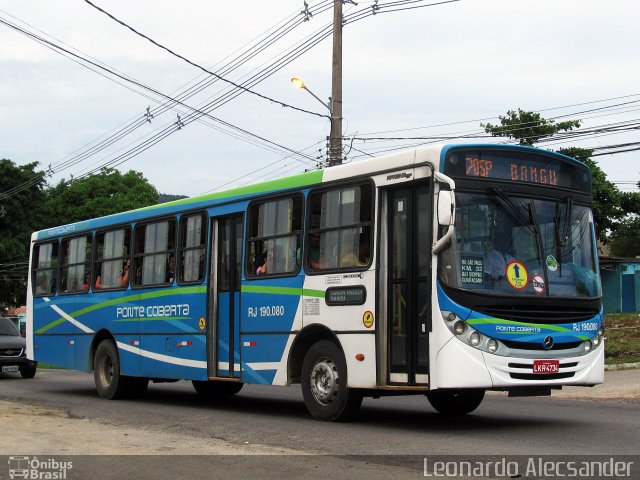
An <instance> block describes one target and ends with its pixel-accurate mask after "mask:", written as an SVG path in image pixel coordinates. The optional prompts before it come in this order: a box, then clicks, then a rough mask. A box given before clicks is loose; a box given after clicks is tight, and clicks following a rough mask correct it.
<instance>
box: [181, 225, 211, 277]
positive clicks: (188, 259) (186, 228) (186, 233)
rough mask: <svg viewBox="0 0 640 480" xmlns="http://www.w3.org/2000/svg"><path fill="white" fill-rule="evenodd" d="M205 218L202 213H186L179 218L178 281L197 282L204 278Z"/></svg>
mask: <svg viewBox="0 0 640 480" xmlns="http://www.w3.org/2000/svg"><path fill="white" fill-rule="evenodd" d="M206 226H207V219H206V217H205V216H204V215H202V214H198V215H188V216H183V217H182V218H181V219H180V243H179V249H180V250H179V252H178V256H179V257H180V275H179V276H178V281H179V283H196V282H197V283H199V282H201V281H202V280H203V278H204V260H205V243H206V241H207V231H206V230H207V229H206Z"/></svg>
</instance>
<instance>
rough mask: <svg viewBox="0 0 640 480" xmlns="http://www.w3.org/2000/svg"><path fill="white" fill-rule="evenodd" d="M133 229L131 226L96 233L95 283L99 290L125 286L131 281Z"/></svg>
mask: <svg viewBox="0 0 640 480" xmlns="http://www.w3.org/2000/svg"><path fill="white" fill-rule="evenodd" d="M130 244H131V229H130V228H129V227H126V228H121V229H118V230H110V231H108V232H100V233H98V234H97V235H96V259H95V260H96V263H95V276H96V280H95V284H94V287H95V288H96V289H98V290H100V289H105V288H125V287H126V286H127V284H128V283H129V268H130V266H131V257H130V255H129V246H130Z"/></svg>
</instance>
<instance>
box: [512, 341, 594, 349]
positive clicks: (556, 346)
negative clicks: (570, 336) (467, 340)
mask: <svg viewBox="0 0 640 480" xmlns="http://www.w3.org/2000/svg"><path fill="white" fill-rule="evenodd" d="M500 341H501V342H502V343H504V344H505V345H506V346H507V347H509V348H513V349H517V350H544V351H549V350H570V349H572V348H576V347H578V346H580V344H581V343H582V342H565V343H555V344H554V345H553V346H552V347H551V348H550V349H548V350H547V349H546V348H544V347H543V346H542V342H538V343H533V342H516V341H514V340H500Z"/></svg>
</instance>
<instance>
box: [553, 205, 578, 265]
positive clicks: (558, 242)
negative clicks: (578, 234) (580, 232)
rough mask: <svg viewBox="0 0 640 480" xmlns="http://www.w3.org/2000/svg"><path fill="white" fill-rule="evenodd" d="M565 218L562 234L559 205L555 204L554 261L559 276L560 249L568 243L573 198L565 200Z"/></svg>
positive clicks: (560, 263)
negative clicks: (555, 261) (556, 264)
mask: <svg viewBox="0 0 640 480" xmlns="http://www.w3.org/2000/svg"><path fill="white" fill-rule="evenodd" d="M565 205H566V207H565V216H564V225H563V226H562V233H561V232H560V203H559V202H558V203H556V215H555V217H554V219H553V223H554V227H555V232H554V233H555V235H554V237H555V238H554V240H555V246H556V260H557V262H558V268H559V272H558V273H559V275H560V276H562V249H563V248H564V247H566V246H567V243H568V242H569V233H570V230H571V213H572V211H573V197H566V198H565Z"/></svg>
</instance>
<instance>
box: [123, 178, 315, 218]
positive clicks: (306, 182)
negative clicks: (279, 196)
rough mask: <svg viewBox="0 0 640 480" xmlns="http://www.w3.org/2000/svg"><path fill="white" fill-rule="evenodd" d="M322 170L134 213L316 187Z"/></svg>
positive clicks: (178, 201)
mask: <svg viewBox="0 0 640 480" xmlns="http://www.w3.org/2000/svg"><path fill="white" fill-rule="evenodd" d="M322 175H323V170H314V171H312V172H306V173H301V174H300V175H294V176H292V177H288V178H281V179H276V180H271V181H268V182H262V183H258V184H255V185H248V186H246V187H238V188H234V189H232V190H226V191H224V192H216V193H212V194H210V195H202V196H199V197H191V198H185V199H182V200H175V201H173V202H167V203H161V204H159V205H151V206H149V207H144V208H140V209H138V210H135V211H145V210H154V209H156V208H164V207H174V206H179V205H190V204H193V203H200V202H206V201H212V200H223V199H225V198H233V197H242V196H246V195H255V194H258V193H265V192H271V191H274V190H287V189H290V188H301V187H307V186H310V185H316V184H318V183H322Z"/></svg>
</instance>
